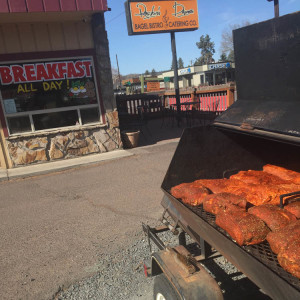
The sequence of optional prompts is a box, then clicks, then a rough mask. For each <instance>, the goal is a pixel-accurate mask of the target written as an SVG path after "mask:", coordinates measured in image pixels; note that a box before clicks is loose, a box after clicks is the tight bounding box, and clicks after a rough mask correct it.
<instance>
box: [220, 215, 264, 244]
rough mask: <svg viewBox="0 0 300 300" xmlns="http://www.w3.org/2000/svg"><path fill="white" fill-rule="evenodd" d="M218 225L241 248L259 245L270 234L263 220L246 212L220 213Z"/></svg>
mask: <svg viewBox="0 0 300 300" xmlns="http://www.w3.org/2000/svg"><path fill="white" fill-rule="evenodd" d="M216 224H217V225H218V226H219V227H221V228H223V229H224V230H225V231H226V232H227V233H228V234H229V235H230V236H231V237H232V239H233V240H235V241H236V242H237V244H239V245H240V246H242V245H254V244H259V243H261V242H263V241H264V240H265V239H266V236H267V234H268V233H269V232H270V230H269V228H268V227H267V226H266V224H265V223H264V222H263V221H262V220H260V219H259V218H257V217H256V216H254V215H251V214H248V213H246V212H224V213H223V212H222V213H219V214H217V217H216Z"/></svg>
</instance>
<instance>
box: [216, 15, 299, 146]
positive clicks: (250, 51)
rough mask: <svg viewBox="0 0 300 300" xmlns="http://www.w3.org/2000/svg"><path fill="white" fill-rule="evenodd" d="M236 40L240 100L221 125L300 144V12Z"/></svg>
mask: <svg viewBox="0 0 300 300" xmlns="http://www.w3.org/2000/svg"><path fill="white" fill-rule="evenodd" d="M233 38H234V48H235V60H236V85H237V94H238V101H236V102H235V103H234V104H233V105H232V106H231V107H229V109H228V110H227V111H226V112H224V113H223V114H222V115H221V116H219V117H218V118H217V119H216V122H215V125H217V126H221V127H231V128H232V129H238V128H243V130H246V131H247V132H248V133H249V132H253V133H257V134H262V135H264V134H269V135H270V133H276V134H280V136H281V137H282V138H283V139H284V138H285V139H286V138H287V139H293V140H296V139H297V140H298V139H299V142H300V55H299V53H300V12H297V13H294V14H290V15H285V16H283V17H280V18H276V19H271V20H268V21H266V22H262V23H258V24H254V25H250V26H247V27H243V28H240V29H237V30H235V31H234V32H233ZM228 125H232V126H228Z"/></svg>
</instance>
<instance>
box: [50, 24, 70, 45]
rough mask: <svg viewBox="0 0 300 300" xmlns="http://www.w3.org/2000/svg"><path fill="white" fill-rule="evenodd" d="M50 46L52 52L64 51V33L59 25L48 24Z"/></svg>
mask: <svg viewBox="0 0 300 300" xmlns="http://www.w3.org/2000/svg"><path fill="white" fill-rule="evenodd" d="M48 30H49V38H50V45H51V49H52V50H53V51H60V50H66V47H65V40H64V31H63V27H62V24H61V23H58V22H57V23H49V26H48Z"/></svg>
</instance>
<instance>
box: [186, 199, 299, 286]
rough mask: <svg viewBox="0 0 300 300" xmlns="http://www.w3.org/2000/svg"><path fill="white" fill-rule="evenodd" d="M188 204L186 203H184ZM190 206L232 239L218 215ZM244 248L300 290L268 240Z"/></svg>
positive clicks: (294, 278)
mask: <svg viewBox="0 0 300 300" xmlns="http://www.w3.org/2000/svg"><path fill="white" fill-rule="evenodd" d="M184 205H185V206H187V205H186V204H184ZM187 207H189V208H190V209H191V210H192V211H193V212H194V213H195V214H197V215H198V216H199V217H201V218H202V219H203V220H204V221H206V222H207V223H208V224H210V225H211V226H212V227H214V228H215V229H217V230H218V231H219V232H221V233H222V234H223V235H225V236H226V237H227V238H229V239H230V240H232V239H231V237H230V236H229V234H227V233H226V231H225V230H223V229H222V228H220V227H219V226H217V225H216V223H215V220H216V217H215V216H214V215H212V214H210V213H208V212H206V211H205V210H204V209H203V207H202V206H199V207H190V206H187ZM241 248H242V249H244V250H245V251H247V252H248V253H249V254H251V255H252V256H253V257H255V258H256V259H257V260H259V261H260V262H261V263H263V264H264V265H265V266H267V267H268V268H269V269H270V270H272V271H273V272H274V273H276V274H277V275H279V276H280V277H281V278H283V279H284V280H286V281H287V282H288V283H289V284H291V285H293V286H294V287H295V288H296V289H297V290H299V291H300V280H299V279H297V278H296V277H294V276H292V275H291V274H290V273H288V272H286V271H285V270H284V269H283V268H282V267H281V266H280V265H279V262H278V260H277V255H276V254H275V253H273V251H272V250H271V248H270V245H269V243H268V242H267V241H265V242H264V243H261V244H258V245H251V246H242V247H241Z"/></svg>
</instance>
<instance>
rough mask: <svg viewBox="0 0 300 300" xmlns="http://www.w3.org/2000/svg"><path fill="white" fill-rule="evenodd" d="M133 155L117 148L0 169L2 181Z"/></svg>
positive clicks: (0, 179)
mask: <svg viewBox="0 0 300 300" xmlns="http://www.w3.org/2000/svg"><path fill="white" fill-rule="evenodd" d="M132 155H134V153H131V152H129V151H126V150H116V151H112V152H106V153H101V154H94V155H89V156H86V157H79V158H71V159H67V160H62V161H55V162H48V163H44V164H38V165H31V166H26V167H19V168H14V169H8V170H0V182H1V181H9V180H11V179H17V178H27V177H33V176H38V175H45V174H49V173H55V172H58V171H65V170H69V169H76V168H79V167H82V166H87V165H93V164H97V163H99V162H103V161H108V160H115V159H119V158H124V157H128V156H132Z"/></svg>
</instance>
